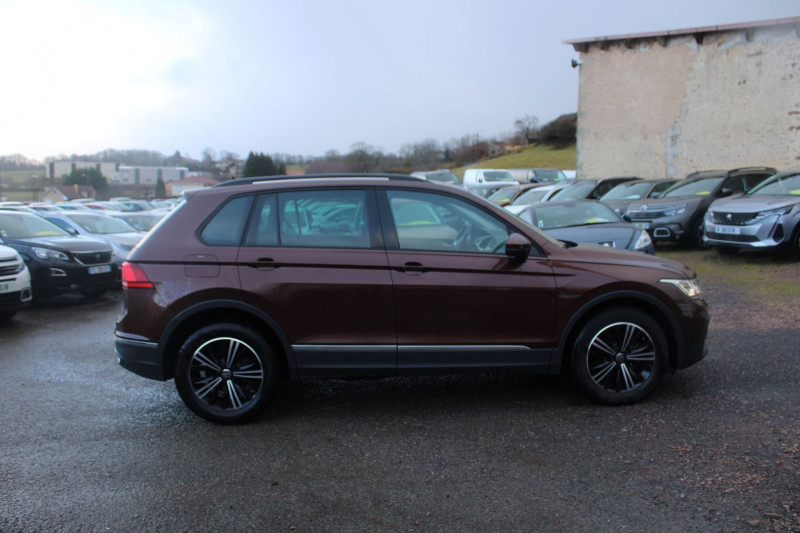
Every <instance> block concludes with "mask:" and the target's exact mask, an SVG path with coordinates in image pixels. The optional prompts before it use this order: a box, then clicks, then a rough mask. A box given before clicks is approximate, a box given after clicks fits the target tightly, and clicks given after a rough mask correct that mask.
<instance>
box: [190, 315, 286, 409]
mask: <svg viewBox="0 0 800 533" xmlns="http://www.w3.org/2000/svg"><path fill="white" fill-rule="evenodd" d="M275 360H276V358H275V354H274V352H273V350H272V348H271V347H270V346H269V345H268V344H267V343H266V341H264V339H263V337H261V336H260V335H259V334H258V333H256V332H255V331H253V330H252V329H250V328H248V327H245V326H241V325H238V324H214V325H210V326H206V327H204V328H202V329H200V330H199V331H197V332H196V333H194V334H193V335H191V336H190V337H189V338H188V339H186V341H185V342H184V343H183V346H181V349H180V352H179V353H178V360H177V367H176V372H175V386H176V387H177V389H178V393H179V394H180V396H181V399H183V401H184V403H185V404H186V405H187V407H189V409H191V410H192V411H194V412H195V413H196V414H198V415H199V416H201V417H203V418H205V419H206V420H210V421H212V422H216V423H218V424H240V423H243V422H247V421H249V420H252V419H253V418H255V417H256V416H258V415H259V414H260V413H261V412H263V411H264V409H265V408H266V406H267V405H268V403H269V401H270V400H271V399H272V396H273V395H274V393H275V389H276V387H277V375H276V366H277V365H276V362H275Z"/></svg>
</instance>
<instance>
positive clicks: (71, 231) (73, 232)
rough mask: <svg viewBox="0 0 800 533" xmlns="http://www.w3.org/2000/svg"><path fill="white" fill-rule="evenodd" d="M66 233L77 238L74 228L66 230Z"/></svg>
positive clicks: (76, 231)
mask: <svg viewBox="0 0 800 533" xmlns="http://www.w3.org/2000/svg"><path fill="white" fill-rule="evenodd" d="M66 231H67V233H69V234H70V235H72V236H73V237H77V236H78V230H76V229H75V228H66Z"/></svg>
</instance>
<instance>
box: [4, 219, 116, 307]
mask: <svg viewBox="0 0 800 533" xmlns="http://www.w3.org/2000/svg"><path fill="white" fill-rule="evenodd" d="M0 244H5V245H6V246H10V247H11V248H14V249H15V250H16V251H17V252H19V255H21V256H22V259H23V260H24V261H25V264H26V265H27V267H28V270H29V271H30V274H31V285H32V287H33V296H34V298H37V299H38V298H48V297H51V296H55V295H58V294H64V293H80V294H83V295H84V296H86V297H88V298H93V297H97V296H100V295H101V294H103V293H104V292H105V291H107V290H109V289H113V288H115V287H119V283H118V282H117V281H116V276H117V272H118V271H117V267H116V265H115V264H114V263H113V262H112V261H111V247H110V246H109V245H108V244H106V243H104V242H103V241H98V240H97V239H91V238H89V237H80V236H75V235H72V234H70V233H68V232H67V231H66V230H63V229H61V228H60V227H58V226H56V225H55V224H53V223H52V222H50V221H47V220H45V219H43V218H42V217H40V216H38V215H32V214H29V213H15V212H11V211H8V212H6V211H3V212H0Z"/></svg>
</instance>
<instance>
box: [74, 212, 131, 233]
mask: <svg viewBox="0 0 800 533" xmlns="http://www.w3.org/2000/svg"><path fill="white" fill-rule="evenodd" d="M68 216H69V218H71V219H72V220H74V221H75V222H76V223H77V224H78V225H79V226H80V227H82V228H83V229H84V231H86V232H88V233H97V234H99V235H106V234H109V233H130V232H132V231H135V230H134V229H133V228H132V227H131V226H130V225H128V224H127V223H126V222H123V221H122V220H118V219H116V218H111V217H107V216H104V215H99V216H98V215H83V214H79V213H76V214H70V215H68Z"/></svg>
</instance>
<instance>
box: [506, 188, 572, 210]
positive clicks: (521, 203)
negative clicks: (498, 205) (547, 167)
mask: <svg viewBox="0 0 800 533" xmlns="http://www.w3.org/2000/svg"><path fill="white" fill-rule="evenodd" d="M566 186H567V183H566V182H561V183H551V184H548V185H540V186H538V187H533V188H532V189H528V190H527V191H525V192H524V193H522V194H520V195H519V196H517V197H516V198H514V200H512V201H511V203H510V204H508V205H507V206H505V208H506V209H507V210H509V211H511V212H512V213H514V214H515V215H519V214H520V213H522V212H523V211H524V210H525V208H526V207H528V206H529V205H533V204H538V203H539V202H546V201H548V200H549V199H550V197H552V196H553V195H554V194H555V193H557V192H558V191H560V190H561V189H563V188H564V187H566Z"/></svg>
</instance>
